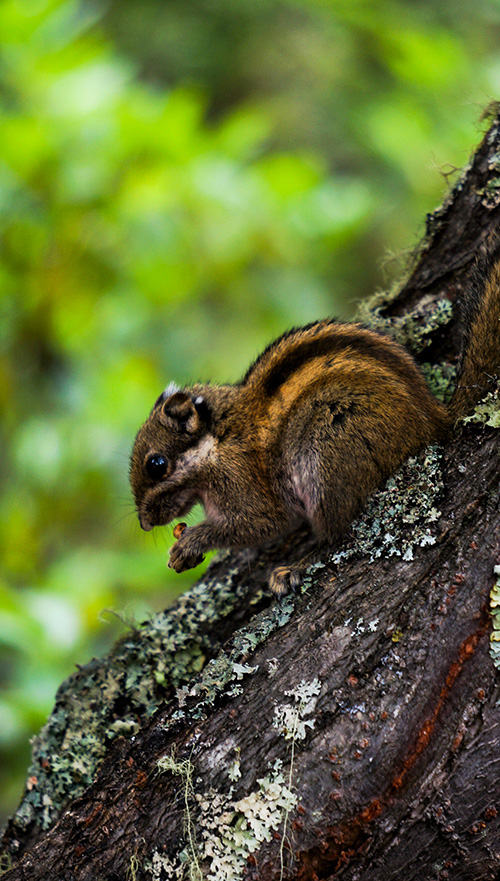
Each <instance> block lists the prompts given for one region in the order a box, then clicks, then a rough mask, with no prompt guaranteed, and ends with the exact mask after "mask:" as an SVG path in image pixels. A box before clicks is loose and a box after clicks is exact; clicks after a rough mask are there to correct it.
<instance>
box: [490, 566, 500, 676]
mask: <svg viewBox="0 0 500 881" xmlns="http://www.w3.org/2000/svg"><path fill="white" fill-rule="evenodd" d="M493 571H494V573H495V575H496V581H495V584H494V585H493V587H492V588H491V591H490V611H491V620H492V623H493V630H492V631H491V634H490V655H491V657H492V658H493V663H494V665H495V667H497V669H499V670H500V565H499V566H495V567H494V569H493Z"/></svg>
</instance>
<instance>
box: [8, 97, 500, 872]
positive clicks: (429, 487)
mask: <svg viewBox="0 0 500 881" xmlns="http://www.w3.org/2000/svg"><path fill="white" fill-rule="evenodd" d="M499 127H500V116H499V114H498V113H496V115H495V116H494V118H493V121H492V124H491V127H490V129H489V131H488V132H487V134H486V136H485V138H484V140H483V142H482V144H481V145H480V147H479V148H478V150H477V152H476V154H475V155H474V157H473V159H472V161H471V164H470V165H469V166H468V168H467V169H466V170H465V172H464V174H463V175H462V177H461V178H460V180H459V182H458V183H457V184H456V186H455V187H454V189H453V191H452V192H451V194H450V195H449V197H448V198H447V200H446V201H445V203H444V205H443V206H442V207H441V208H440V209H438V210H437V211H436V212H434V214H433V215H431V216H430V217H429V218H428V222H427V236H426V239H425V240H424V243H423V245H422V248H421V250H420V253H419V256H418V259H417V260H416V262H415V266H414V268H413V271H412V272H411V274H410V276H409V279H408V281H407V282H406V284H405V285H404V286H403V287H402V289H401V291H400V292H399V294H397V295H396V296H395V295H392V296H391V297H389V296H386V297H382V296H381V295H379V296H378V297H377V298H375V300H374V302H372V304H371V307H370V308H371V321H372V324H374V325H376V326H377V325H378V326H379V325H380V324H382V325H384V326H385V327H386V328H387V329H389V330H392V332H394V333H396V334H397V335H398V336H399V338H404V339H406V341H407V343H408V345H410V346H411V347H412V348H413V350H414V352H415V354H416V357H417V358H419V360H420V361H422V362H426V363H428V364H430V363H431V364H433V365H434V370H433V371H430V372H429V376H430V379H431V381H432V382H433V383H434V385H435V386H436V387H437V386H438V385H439V383H440V381H441V382H442V381H443V377H446V375H447V369H446V363H448V362H450V360H453V357H454V356H455V355H456V348H457V345H456V339H457V336H458V334H457V328H456V325H457V322H456V319H452V318H451V316H450V308H449V303H450V301H452V300H453V299H454V298H455V295H456V293H457V291H459V290H460V287H461V286H462V284H463V282H464V279H465V278H466V275H467V272H468V271H469V268H470V263H471V260H472V259H473V257H474V254H475V253H476V251H477V248H478V244H479V242H480V241H481V240H482V238H483V237H484V236H485V235H486V234H487V233H488V232H489V231H490V230H491V229H492V228H494V227H495V226H497V225H498V213H499V208H498V206H499V205H500V188H499V180H500V178H499V176H498V175H499V167H500V159H499V156H500V133H499ZM367 314H368V313H367V312H366V311H365V315H364V317H365V320H366V317H367ZM435 365H438V368H437V369H436V368H435ZM495 406H496V410H495ZM498 406H499V405H498V403H496V405H495V403H493V404H492V405H491V408H490V410H487V409H484V412H483V417H482V419H483V421H482V422H478V421H472V422H468V423H467V425H463V426H462V427H461V429H460V430H459V433H458V435H457V436H456V438H455V439H454V440H453V442H451V443H450V444H449V445H448V446H447V447H446V448H444V449H440V448H430V449H429V450H426V451H425V452H424V453H423V454H422V455H421V456H420V457H418V459H416V460H411V461H410V462H408V463H407V464H406V465H405V466H404V467H403V468H402V469H401V471H400V472H398V474H397V475H396V476H395V477H393V478H391V480H390V481H389V482H388V484H387V485H386V487H385V488H384V489H383V490H382V491H380V492H379V493H377V494H376V496H375V497H374V499H373V500H372V502H371V503H370V505H369V506H368V508H367V511H366V512H365V513H364V514H363V516H362V517H361V518H359V520H358V521H357V522H356V523H355V524H354V525H353V528H352V530H351V534H350V535H349V536H348V538H347V540H346V541H345V542H344V543H343V544H342V545H341V546H339V547H337V548H333V549H331V551H330V553H329V554H326V555H325V554H324V555H323V557H322V558H321V559H319V558H318V557H315V556H314V547H313V544H312V540H311V538H310V536H308V535H307V534H306V533H305V532H304V533H299V534H296V535H294V536H292V537H288V538H287V539H286V540H283V541H282V542H277V543H274V544H273V545H269V546H267V547H265V548H262V549H260V550H259V551H247V552H239V553H236V552H235V553H227V554H225V555H223V556H222V558H220V559H219V560H218V561H216V562H215V563H213V564H212V566H211V567H210V569H209V571H208V573H207V575H206V576H205V578H204V580H203V581H202V582H201V583H200V584H198V585H195V587H194V588H193V589H192V590H191V591H189V592H188V593H187V594H186V595H184V596H183V597H181V598H180V600H179V601H178V602H177V604H176V605H174V607H173V608H172V609H169V610H167V611H166V612H164V613H162V614H160V615H157V616H155V618H154V619H153V620H152V621H151V622H148V623H147V624H146V625H144V627H142V628H140V629H139V630H137V631H135V632H131V633H130V634H129V635H128V636H127V637H126V638H125V639H124V640H123V641H122V642H121V643H119V645H118V646H117V647H115V649H114V650H113V652H112V653H111V654H110V655H109V656H108V657H106V658H104V659H102V660H100V661H96V660H94V661H92V662H91V663H90V664H88V665H86V666H85V667H82V668H81V669H79V670H78V671H77V672H76V673H75V674H74V676H72V677H71V678H70V679H69V680H68V681H67V682H66V683H63V685H62V686H61V689H60V691H59V693H58V697H57V702H56V706H55V708H54V711H53V714H52V716H51V718H50V719H49V722H48V723H47V725H46V726H45V728H44V729H43V731H42V732H41V734H40V736H39V737H38V738H37V739H36V742H35V744H34V751H33V764H32V767H31V768H30V771H29V779H28V783H27V789H26V793H25V796H24V799H23V802H22V803H21V807H20V809H19V811H18V812H17V814H16V815H15V816H14V817H13V818H12V820H11V821H10V822H9V824H8V827H7V829H6V832H5V834H4V839H3V852H4V856H3V867H4V868H7V867H8V866H11V868H10V869H9V868H8V870H7V873H6V874H5V875H4V878H5V879H9V881H14V879H28V878H29V879H30V881H36V879H49V878H50V879H67V881H72V879H75V881H76V879H78V881H87V879H88V881H90V879H92V881H97V879H102V881H104V879H106V881H118V879H120V881H122V879H123V881H126V879H131V881H142V879H151V878H153V879H156V881H162V879H170V878H176V879H183V878H186V879H188V878H189V879H202V878H208V879H217V881H219V879H221V881H225V879H227V881H230V879H237V878H242V879H281V878H284V879H288V878H296V879H329V878H331V879H333V878H335V879H337V878H342V879H350V881H354V879H358V881H380V879H381V878H383V879H384V881H389V879H405V881H410V879H413V878H415V879H417V878H418V879H419V881H431V879H432V881H437V879H445V878H453V879H454V881H466V879H471V881H472V879H474V881H477V879H481V881H487V879H495V878H497V877H498V875H499V873H500V813H499V808H498V804H499V802H500V774H499V769H500V701H499V698H500V688H499V685H500V677H499V675H498V672H497V670H496V668H495V665H494V661H493V659H492V657H491V654H490V653H491V648H490V634H491V616H490V613H489V607H488V600H489V594H490V591H491V590H492V587H493V585H494V584H495V580H496V577H497V575H496V574H495V572H494V568H495V566H496V565H497V564H498V563H499V562H500V503H499V492H498V490H499V477H500V461H499V456H498V434H497V433H496V431H495V428H493V427H490V426H489V425H488V424H486V423H487V422H488V421H489V422H490V423H494V422H495V421H496V422H497V424H498V422H500V418H499V415H498ZM478 418H479V417H478ZM306 552H312V555H313V556H312V558H311V559H312V560H313V564H312V565H311V567H310V570H309V574H308V576H307V577H306V578H305V579H304V583H303V585H302V589H301V591H299V592H298V593H297V595H295V596H293V597H288V598H286V599H285V600H284V601H282V602H281V603H279V602H277V601H276V600H275V599H273V598H272V597H271V596H270V595H269V594H268V592H267V590H266V580H267V576H268V574H269V572H270V570H271V569H272V568H273V567H274V566H276V565H279V564H280V563H285V562H286V563H289V562H293V561H295V560H297V559H300V558H301V556H303V555H304V553H306ZM318 553H319V552H318ZM499 590H500V588H499Z"/></svg>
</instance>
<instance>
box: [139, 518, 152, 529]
mask: <svg viewBox="0 0 500 881" xmlns="http://www.w3.org/2000/svg"><path fill="white" fill-rule="evenodd" d="M139 523H140V524H141V529H144V532H151V530H152V528H153V524H152V523H150V522H149V520H147V519H146V517H145V516H144V514H139Z"/></svg>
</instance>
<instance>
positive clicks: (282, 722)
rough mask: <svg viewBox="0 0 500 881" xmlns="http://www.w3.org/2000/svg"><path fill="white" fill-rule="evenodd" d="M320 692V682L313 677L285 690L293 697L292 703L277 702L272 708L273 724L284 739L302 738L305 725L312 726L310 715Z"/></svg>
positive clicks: (312, 721) (304, 733)
mask: <svg viewBox="0 0 500 881" xmlns="http://www.w3.org/2000/svg"><path fill="white" fill-rule="evenodd" d="M320 692H321V682H320V680H319V679H317V678H316V679H313V680H312V682H306V681H305V680H304V679H303V680H302V682H301V683H300V684H299V685H298V686H297V687H296V688H294V689H291V690H289V691H285V694H286V695H287V696H288V697H293V699H294V703H293V704H290V703H287V704H279V705H278V706H277V707H275V710H274V722H273V725H274V727H275V728H277V729H278V731H279V733H280V734H281V735H282V736H283V737H284V738H285V740H303V739H304V738H305V736H306V727H308V728H314V719H313V718H311V719H308V718H307V717H308V716H312V714H313V713H314V710H315V708H316V704H317V702H318V695H319V693H320Z"/></svg>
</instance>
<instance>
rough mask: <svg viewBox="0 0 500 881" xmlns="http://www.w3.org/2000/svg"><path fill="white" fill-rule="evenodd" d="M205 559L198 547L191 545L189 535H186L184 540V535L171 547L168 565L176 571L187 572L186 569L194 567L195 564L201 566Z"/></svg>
mask: <svg viewBox="0 0 500 881" xmlns="http://www.w3.org/2000/svg"><path fill="white" fill-rule="evenodd" d="M204 559H205V558H204V556H203V554H200V552H199V551H198V550H197V549H196V548H191V547H190V542H189V535H186V538H185V539H184V540H183V539H182V537H181V538H179V539H177V541H176V542H175V544H174V545H172V547H171V548H170V558H169V561H168V565H169V568H170V569H175V571H176V572H185V571H186V569H194V567H195V566H199V564H200V563H202V562H203V560H204Z"/></svg>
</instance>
